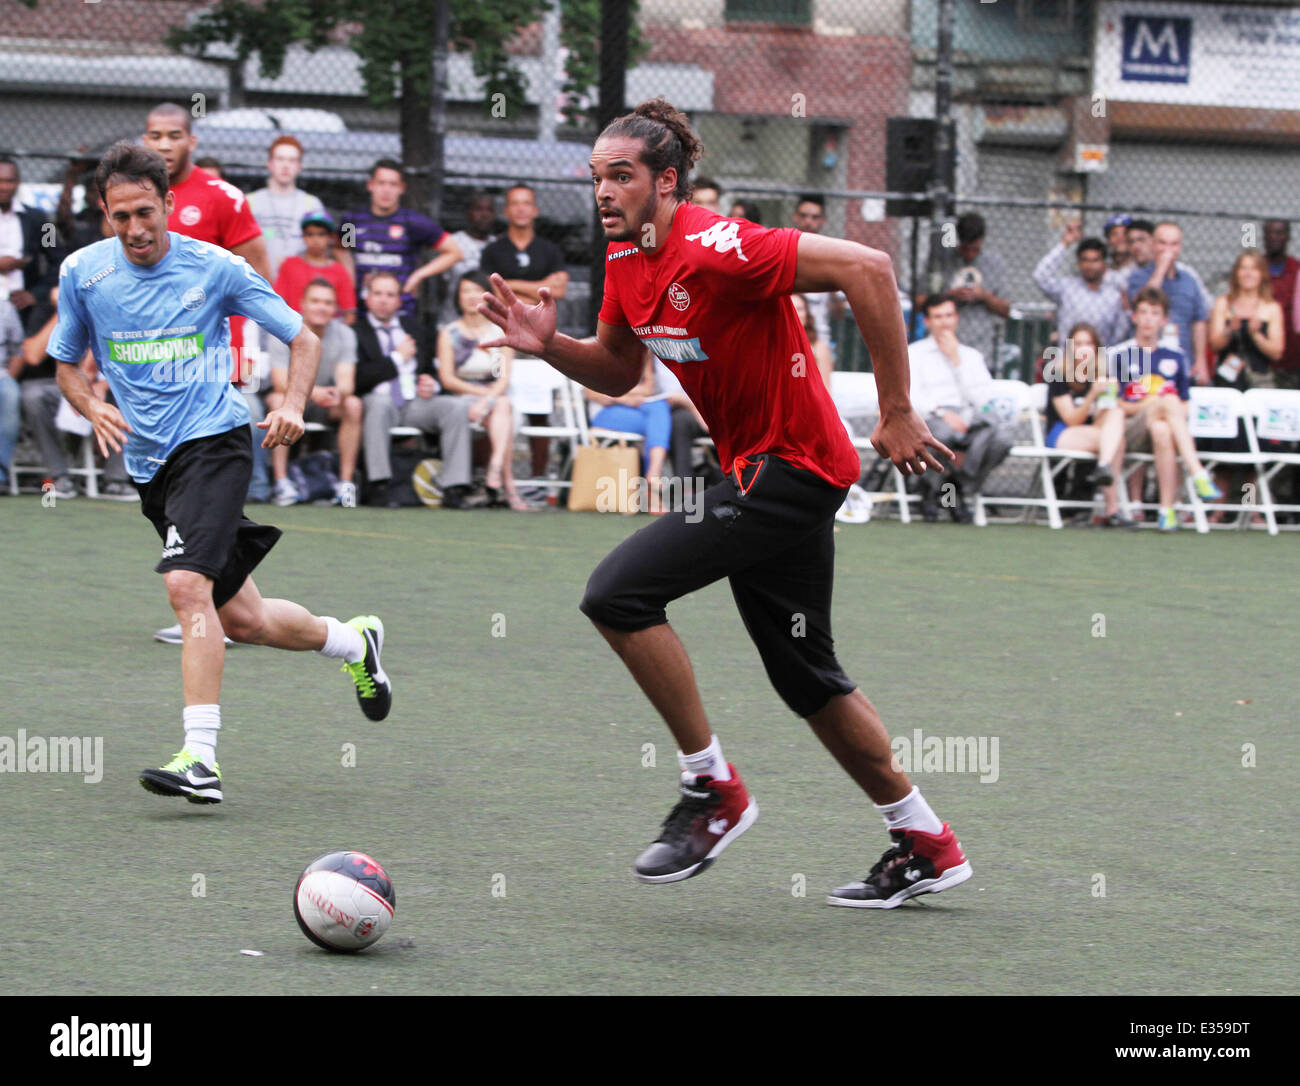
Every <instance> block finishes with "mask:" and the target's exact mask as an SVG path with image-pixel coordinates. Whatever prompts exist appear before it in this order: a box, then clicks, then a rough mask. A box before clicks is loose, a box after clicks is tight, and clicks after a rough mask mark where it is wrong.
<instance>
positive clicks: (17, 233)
mask: <svg viewBox="0 0 1300 1086" xmlns="http://www.w3.org/2000/svg"><path fill="white" fill-rule="evenodd" d="M21 180H22V178H21V176H20V175H19V172H18V163H16V162H15V161H14V160H13V159H11V158H0V297H8V299H9V301H10V302H11V303H12V304H13V307H14V308H15V309H16V310H18V317H19V319H20V320H22V321H23V327H24V328H26V327H27V325H28V324H29V322H30V321H31V314H32V310H33V309H34V308H35V307H36V303H37V302H44V301H46V300H47V299H48V298H49V295H50V288H51V287H52V286H54V285H55V284H56V283H57V282H58V280H59V264H60V262H61V261H62V255H61V254H60V253H59V251H58V249H57V247H56V246H53V245H49V244H44V243H45V242H46V240H47V239H46V238H45V237H44V236H43V234H44V233H45V224H46V223H47V222H48V221H49V218H48V216H47V215H46V214H45V212H43V211H42V210H41V209H40V208H38V207H25V206H24V205H23V202H22V201H21V200H19V199H18V184H19V182H20V181H21Z"/></svg>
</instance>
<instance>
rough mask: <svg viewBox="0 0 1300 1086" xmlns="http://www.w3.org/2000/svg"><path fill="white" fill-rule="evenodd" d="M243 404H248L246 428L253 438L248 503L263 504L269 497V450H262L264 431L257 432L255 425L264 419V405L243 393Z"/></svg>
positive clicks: (251, 395)
mask: <svg viewBox="0 0 1300 1086" xmlns="http://www.w3.org/2000/svg"><path fill="white" fill-rule="evenodd" d="M241 395H243V397H244V403H246V404H248V414H249V420H248V428H249V430H251V431H252V436H253V478H252V479H251V480H250V481H249V484H248V501H250V502H264V501H268V500H269V499H270V497H271V471H270V468H271V450H270V449H264V448H262V440H263V439H264V438H265V437H266V431H265V430H259V429H258V428H257V424H258V423H259V422H261V421H262V420H263V419H264V418H266V405H265V404H264V403H262V397H260V396H256V395H253V394H252V393H249V392H244V393H242V394H241Z"/></svg>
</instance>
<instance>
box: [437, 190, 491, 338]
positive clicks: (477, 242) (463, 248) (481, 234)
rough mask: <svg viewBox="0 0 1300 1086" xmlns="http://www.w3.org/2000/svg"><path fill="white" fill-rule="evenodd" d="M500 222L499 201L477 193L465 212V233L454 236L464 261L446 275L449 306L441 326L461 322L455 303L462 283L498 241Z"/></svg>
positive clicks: (461, 260) (484, 193) (461, 232)
mask: <svg viewBox="0 0 1300 1086" xmlns="http://www.w3.org/2000/svg"><path fill="white" fill-rule="evenodd" d="M496 221H497V206H496V201H495V200H494V199H493V198H492V197H491V196H490V195H489V194H488V193H486V192H476V193H475V194H474V195H473V196H471V197H470V198H469V204H468V205H466V208H465V222H466V226H465V229H464V230H457V231H456V232H455V233H454V234H452V236H451V240H452V241H454V242H455V243H456V245H457V246H458V247H459V249H460V252H461V257H460V259H459V260H458V261H456V263H455V264H454V265H453V266H452V269H451V271H449V272H448V273H447V288H448V289H447V305H446V307H445V308H444V310H443V314H442V323H443V324H450V323H451V322H452V321H454V320H457V319H459V317H460V315H461V314H460V309H459V308H458V306H457V304H456V302H457V299H458V298H459V297H460V281H461V279H462V278H463V277H464V276H466V275H469V274H471V273H472V272H476V271H478V266H479V261H480V260H482V258H483V250H484V249H486V248H487V247H488V245H489V244H490V243H492V242H494V241H496V235H495V234H494V233H492V227H494V226H495V225H496Z"/></svg>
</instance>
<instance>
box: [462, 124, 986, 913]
mask: <svg viewBox="0 0 1300 1086" xmlns="http://www.w3.org/2000/svg"><path fill="white" fill-rule="evenodd" d="M700 151H701V148H700V144H699V140H698V139H697V138H696V136H695V134H694V133H693V132H692V131H691V129H690V126H689V123H688V122H687V120H686V118H685V117H684V116H683V115H682V114H681V113H680V112H678V111H677V110H676V109H674V108H673V107H672V106H671V105H670V104H669V103H667V102H665V101H664V100H663V99H654V100H653V101H650V102H643V103H642V104H641V105H640V106H638V107H637V108H636V110H635V111H634V112H633V113H631V114H628V115H627V116H624V117H621V118H619V119H617V120H615V121H613V122H612V123H611V124H610V125H609V126H608V127H607V128H606V129H605V131H604V132H603V133H602V134H601V136H600V138H599V139H598V140H597V141H596V145H595V148H594V149H593V151H592V155H591V172H592V182H593V184H594V186H595V195H596V203H597V206H598V208H599V211H600V216H601V224H602V225H603V227H604V230H605V236H606V238H607V239H608V240H609V241H610V243H611V244H610V245H609V249H608V252H607V256H606V260H607V267H606V277H605V297H604V305H603V306H602V308H601V312H600V320H599V323H598V327H597V334H596V338H595V339H591V340H581V341H580V340H575V339H572V338H570V337H569V336H565V335H559V334H557V333H556V330H555V303H554V300H553V298H552V297H551V295H550V291H549V290H547V288H545V287H543V288H541V289H540V290H539V292H538V293H539V296H540V299H541V300H540V301H539V302H538V304H537V305H535V306H532V307H525V306H524V304H523V303H522V302H520V301H519V300H518V299H517V298H516V297H515V296H514V294H513V292H512V291H511V290H510V288H509V286H508V285H507V284H506V283H505V281H504V280H503V279H501V277H500V276H497V275H494V276H493V277H492V283H493V288H494V290H495V292H496V293H495V295H488V296H486V297H485V298H484V300H483V302H481V303H480V310H481V311H482V312H483V313H484V314H485V315H486V316H488V317H489V318H490V319H492V320H493V321H494V322H495V323H496V324H498V325H499V326H500V327H501V328H502V329H503V330H504V335H503V336H502V337H501V338H500V339H498V340H497V341H496V342H495V343H484V344H482V346H484V347H491V346H510V347H513V348H514V349H516V350H518V351H526V352H528V353H530V354H534V355H537V356H538V357H541V358H544V359H546V361H548V362H549V363H551V365H553V366H554V367H555V368H556V369H558V370H560V371H561V372H562V373H564V374H566V375H568V376H570V377H572V378H574V379H576V380H578V381H579V382H581V383H582V384H584V385H586V386H588V387H589V388H592V389H595V390H596V391H597V392H602V393H605V394H606V395H609V396H621V395H623V394H625V393H626V392H627V391H628V390H629V389H630V388H632V387H633V386H634V385H635V384H636V383H637V381H638V379H639V378H640V376H641V370H642V359H643V357H644V352H645V349H646V348H647V347H648V348H649V349H650V350H651V351H652V352H653V353H654V354H656V355H657V356H658V357H659V358H661V359H662V360H663V361H664V362H665V363H666V364H667V366H668V367H669V368H670V369H671V370H672V371H673V373H675V374H676V375H677V377H678V378H679V379H680V381H681V384H682V388H683V389H684V390H685V392H686V393H687V395H689V396H690V398H691V400H692V402H694V404H695V405H696V407H697V408H698V409H699V411H700V414H701V415H703V417H704V419H705V421H706V422H707V423H708V426H709V433H710V434H711V435H712V437H713V439H714V442H715V443H716V445H717V448H718V455H719V458H720V460H721V462H722V464H723V466H724V468H725V469H726V471H727V472H728V476H729V477H728V478H727V479H726V480H725V481H724V482H722V483H720V484H718V485H717V486H715V487H711V488H709V489H708V490H707V491H705V493H704V495H703V500H702V502H701V503H700V504H699V506H697V507H696V508H695V509H693V510H692V511H691V513H690V514H688V513H686V512H684V511H677V512H674V513H669V514H667V515H665V516H663V517H661V518H659V519H658V520H657V521H655V523H653V524H651V525H650V526H648V527H647V528H644V529H643V530H641V531H639V532H637V533H636V534H635V535H633V536H632V537H630V538H629V539H627V540H625V541H624V542H623V543H622V544H621V545H620V546H618V547H617V548H615V550H614V551H613V552H612V553H611V554H610V555H609V556H608V557H606V558H605V560H604V561H603V562H602V563H601V564H600V565H599V566H598V567H597V569H596V571H595V573H593V574H592V577H591V580H590V581H589V582H588V584H587V591H586V595H585V596H584V598H583V601H582V610H583V613H584V614H586V615H587V616H588V617H589V618H590V619H591V620H592V621H593V622H594V623H595V625H596V628H597V629H598V630H600V632H601V634H602V635H603V636H604V637H605V639H606V640H607V641H608V642H609V644H610V646H611V647H612V648H613V649H614V651H615V652H617V653H618V655H619V656H620V657H622V659H623V661H624V663H625V664H626V665H627V666H628V669H629V670H630V671H631V672H632V675H633V677H634V678H635V679H636V681H637V683H638V684H639V685H640V687H641V689H642V690H643V691H644V692H645V694H646V696H647V697H648V698H649V699H650V701H651V702H652V703H653V705H654V707H655V708H656V709H657V710H658V711H659V713H660V715H661V716H662V717H663V718H664V720H665V722H666V723H667V725H668V727H669V729H670V730H671V731H672V734H673V737H674V738H675V739H676V740H677V744H678V748H679V751H678V759H679V763H680V765H681V769H682V799H681V801H680V802H679V803H678V804H677V806H676V807H675V808H674V809H673V810H672V812H671V813H670V814H669V816H668V818H667V819H666V820H665V822H664V825H663V831H662V833H661V834H660V836H659V838H658V839H657V840H656V841H654V842H653V843H652V844H651V845H650V846H649V847H648V848H647V849H646V850H645V851H644V852H642V853H641V855H640V856H639V857H637V860H636V864H635V872H636V875H637V877H638V878H640V879H641V880H642V881H645V882H652V883H660V882H676V881H679V880H681V879H687V878H690V877H691V876H693V875H698V874H699V873H700V872H702V871H704V870H705V869H706V868H707V867H708V866H709V865H710V864H711V863H712V862H713V861H714V860H715V859H716V858H717V856H718V855H719V854H720V853H721V852H722V850H723V849H724V848H726V847H727V845H728V844H730V843H731V841H733V840H734V839H735V838H736V837H737V836H738V835H739V834H741V833H743V832H744V831H745V830H746V829H748V828H749V826H750V825H752V824H753V822H754V819H755V818H756V817H757V814H758V808H757V806H756V805H755V804H754V802H753V800H752V799H751V798H750V795H749V793H748V791H747V790H746V788H745V785H744V784H743V782H742V781H741V779H740V775H739V774H738V773H737V772H736V769H735V767H734V766H732V765H731V764H729V763H728V762H727V761H726V760H725V759H724V758H723V756H722V751H721V747H720V745H719V743H718V740H717V738H716V737H715V736H714V734H713V732H712V730H711V728H710V726H709V722H708V718H707V717H706V715H705V712H704V706H703V704H702V702H701V700H700V695H699V691H698V689H697V687H696V685H695V678H694V675H693V673H692V670H691V664H690V660H689V658H688V657H687V655H686V650H685V648H683V646H682V643H681V641H679V640H678V638H677V635H676V634H675V633H674V632H673V630H672V628H671V627H670V626H669V625H668V619H667V615H666V613H665V610H664V608H665V606H666V605H667V604H668V603H669V602H670V601H672V600H675V599H678V598H680V597H681V596H684V595H686V594H687V593H690V592H694V591H696V590H698V589H700V588H703V587H704V586H705V585H708V584H711V583H713V582H714V581H717V580H720V579H721V578H723V577H726V578H728V579H729V581H730V583H731V590H732V594H733V596H734V597H735V600H736V604H737V606H738V607H739V609H740V612H741V616H742V618H743V619H744V621H745V626H746V629H747V630H748V631H749V634H750V637H751V638H752V639H753V641H754V643H755V645H756V646H757V648H758V650H759V654H760V656H761V657H762V660H763V664H764V667H765V668H766V670H767V674H768V677H769V679H771V681H772V684H773V685H774V686H775V687H776V690H777V692H778V693H779V694H780V695H781V697H782V699H783V700H784V701H785V702H786V704H787V705H789V706H790V708H791V709H792V710H793V711H794V712H795V713H796V714H797V715H799V716H801V717H803V718H804V719H806V720H807V721H808V723H809V725H810V726H811V727H812V729H813V732H814V733H815V734H816V735H817V737H818V738H819V739H820V740H821V741H822V743H823V744H825V746H826V747H827V749H829V750H830V752H831V754H832V755H834V757H835V758H836V760H837V761H838V762H839V763H840V765H841V766H843V768H844V769H845V770H846V771H847V772H848V773H849V774H850V776H852V777H853V779H854V780H855V781H856V782H857V783H858V784H859V785H860V786H861V787H862V789H863V790H864V791H865V792H866V793H867V794H868V795H869V796H870V797H871V798H872V800H874V802H875V803H876V805H877V809H878V810H880V811H881V813H882V815H883V816H884V819H885V823H886V826H887V827H888V828H889V830H890V833H891V836H892V837H893V841H894V843H893V846H892V847H891V848H890V849H888V850H887V851H886V852H885V854H884V856H883V857H882V858H881V860H880V861H879V862H878V863H877V864H876V865H875V866H874V867H873V868H872V869H871V872H870V873H869V874H868V875H867V876H866V877H864V878H863V879H862V880H861V881H860V882H853V883H850V884H848V885H847V886H842V887H840V888H838V889H836V890H834V891H832V893H831V895H830V896H829V897H828V898H827V901H828V903H829V904H832V905H849V906H854V907H859V908H893V907H894V906H896V905H899V904H901V903H902V902H903V901H905V900H907V899H908V898H910V897H913V896H915V895H917V894H923V893H935V892H937V891H940V890H944V889H947V888H948V887H949V886H954V885H956V884H957V883H959V882H963V881H965V880H966V879H968V878H970V875H971V868H970V864H969V863H968V862H967V860H966V857H965V855H964V854H963V853H962V850H961V845H960V843H959V842H958V841H957V838H956V837H955V836H954V834H953V832H952V830H951V829H950V828H949V827H948V825H947V824H946V823H942V822H940V821H939V819H938V818H937V817H936V816H935V814H934V812H933V811H932V810H931V809H930V807H929V805H928V804H927V803H926V802H925V800H924V798H922V796H921V794H920V791H919V789H916V788H914V787H913V786H912V784H911V782H910V781H909V780H908V779H907V777H906V775H905V774H904V773H903V772H902V771H901V769H900V768H899V767H898V765H897V763H896V762H895V760H894V759H893V758H892V752H891V749H890V742H889V734H888V732H886V730H885V727H884V725H883V724H882V723H881V720H880V716H879V714H878V713H877V712H876V710H875V708H874V707H873V706H872V704H871V702H870V701H868V700H867V698H866V696H865V695H864V694H863V693H862V692H861V691H860V690H859V689H857V687H856V686H855V684H854V683H853V682H852V681H851V680H850V679H849V678H848V677H847V676H846V675H845V674H844V672H843V671H842V670H841V668H840V666H839V663H838V662H837V661H836V658H835V652H834V647H833V644H832V639H831V629H830V605H831V582H832V574H833V567H834V536H833V534H832V533H833V531H834V525H835V513H836V511H837V510H838V509H839V508H840V506H841V505H842V504H843V502H844V497H845V495H846V493H847V492H848V488H849V486H850V485H851V484H852V483H854V482H856V481H857V479H858V475H859V470H860V469H859V463H858V457H857V454H856V452H855V450H854V448H853V445H852V442H851V441H850V440H849V438H848V436H847V434H846V433H845V430H844V426H843V424H842V423H841V422H840V421H839V418H838V415H837V413H836V410H835V407H834V405H833V404H832V402H831V398H830V394H829V393H828V391H827V390H826V387H825V385H824V383H823V382H822V380H821V378H820V375H819V373H818V370H817V367H816V365H815V364H814V363H813V362H812V351H811V349H810V348H809V345H808V338H807V335H806V334H805V332H804V331H803V327H802V325H801V324H800V323H799V321H798V319H797V317H796V316H795V311H794V306H793V304H792V303H791V302H790V301H789V298H788V295H790V294H791V293H794V292H802V293H807V292H809V291H830V290H841V291H843V292H844V295H845V297H846V299H847V300H848V303H849V305H850V307H851V308H852V311H853V313H854V315H855V317H856V318H857V321H858V327H859V329H860V330H861V332H862V335H863V337H864V338H865V340H866V343H867V346H868V348H869V350H870V352H871V357H872V359H873V360H874V361H875V372H876V381H877V385H878V387H879V391H880V404H881V418H880V423H879V425H878V426H877V427H876V431H875V433H874V434H873V435H872V444H873V445H874V446H875V448H876V450H877V451H878V452H879V453H880V454H881V455H882V456H885V457H888V458H889V459H890V460H891V461H893V463H894V464H896V465H897V466H898V467H899V469H900V470H901V471H903V472H905V473H907V474H912V473H918V474H919V473H921V472H923V471H925V469H926V467H927V466H928V467H930V468H933V469H934V470H937V471H942V470H943V466H942V464H941V462H940V460H939V459H938V458H937V457H938V456H942V457H946V458H947V459H949V460H950V459H951V458H952V453H951V451H950V450H949V449H947V448H946V447H945V446H944V445H942V444H940V443H939V442H938V441H936V440H935V439H934V437H933V436H932V435H931V434H930V431H929V430H928V429H927V427H926V425H925V423H924V422H923V421H922V420H921V418H920V417H919V416H918V415H917V413H916V412H915V411H914V410H913V409H912V406H911V404H910V402H909V400H908V384H909V379H908V366H907V343H906V338H905V336H904V332H903V316H902V311H901V309H900V308H899V304H898V288H897V285H896V283H895V279H894V273H893V268H892V266H891V264H890V261H889V258H888V256H886V255H885V254H884V253H881V252H877V251H875V250H872V249H868V248H866V247H865V246H862V245H857V244H854V243H852V242H847V241H841V240H839V239H836V238H828V237H823V236H822V235H820V234H814V233H800V232H799V231H798V230H793V229H780V230H768V229H764V228H762V227H761V226H757V225H755V224H752V223H747V222H742V221H738V220H734V219H724V218H722V217H721V216H719V215H718V214H717V213H716V212H712V211H708V210H706V209H704V208H701V207H698V206H696V205H693V204H690V203H688V202H687V199H688V197H689V195H690V183H689V181H688V179H687V178H688V174H689V172H690V169H691V167H692V165H693V164H694V163H695V162H696V161H697V160H698V159H699V156H700ZM936 454H937V455H936Z"/></svg>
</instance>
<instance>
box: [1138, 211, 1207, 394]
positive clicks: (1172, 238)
mask: <svg viewBox="0 0 1300 1086" xmlns="http://www.w3.org/2000/svg"><path fill="white" fill-rule="evenodd" d="M1151 241H1152V246H1153V248H1154V260H1152V261H1151V263H1149V264H1148V263H1145V262H1139V263H1136V264H1135V265H1134V267H1133V269H1132V270H1131V271H1130V272H1129V278H1128V296H1129V301H1130V302H1132V303H1133V304H1134V305H1135V306H1136V304H1137V296H1138V293H1139V291H1141V290H1142V289H1143V288H1144V287H1148V286H1152V287H1156V288H1157V289H1159V290H1160V291H1162V292H1163V293H1164V295H1165V298H1166V300H1167V304H1168V310H1169V319H1170V320H1171V321H1172V322H1173V324H1174V326H1175V328H1176V329H1177V331H1178V346H1179V348H1180V349H1181V350H1182V352H1183V354H1184V355H1186V356H1187V358H1188V359H1189V360H1190V363H1191V369H1192V377H1193V379H1194V380H1195V381H1196V382H1197V384H1202V385H1207V384H1209V383H1210V371H1209V365H1208V363H1207V362H1206V356H1205V344H1206V331H1205V322H1206V319H1207V318H1208V317H1209V315H1210V307H1209V303H1208V302H1207V301H1206V295H1205V284H1204V283H1203V282H1202V281H1201V277H1200V276H1199V275H1197V274H1195V273H1194V272H1193V271H1192V270H1191V269H1190V268H1188V267H1187V266H1186V265H1185V264H1183V263H1182V262H1181V261H1179V259H1178V257H1179V256H1180V255H1181V254H1182V251H1183V232H1182V230H1181V228H1180V227H1179V226H1178V224H1177V223H1172V222H1162V223H1160V224H1159V225H1157V226H1156V228H1155V231H1154V233H1153V234H1152V235H1151ZM1130 244H1131V243H1130ZM1134 253H1135V256H1136V255H1137V250H1136V249H1135V250H1134ZM1144 255H1145V254H1144ZM1135 320H1136V318H1135Z"/></svg>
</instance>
